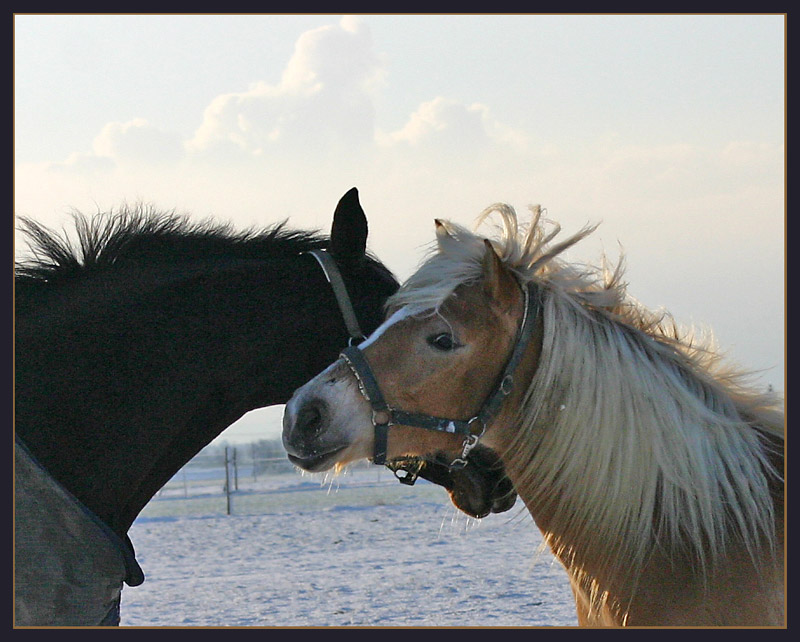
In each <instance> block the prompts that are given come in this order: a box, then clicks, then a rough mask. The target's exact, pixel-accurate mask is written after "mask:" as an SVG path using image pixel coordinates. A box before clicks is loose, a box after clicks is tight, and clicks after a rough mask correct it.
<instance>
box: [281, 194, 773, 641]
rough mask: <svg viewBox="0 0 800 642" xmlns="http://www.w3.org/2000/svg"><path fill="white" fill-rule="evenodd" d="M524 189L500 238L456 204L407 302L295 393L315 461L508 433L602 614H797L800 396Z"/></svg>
mask: <svg viewBox="0 0 800 642" xmlns="http://www.w3.org/2000/svg"><path fill="white" fill-rule="evenodd" d="M532 211H533V214H534V217H533V221H532V223H531V225H530V226H528V227H527V228H526V227H525V226H524V225H520V224H519V223H518V220H517V216H516V213H515V212H514V210H513V209H512V208H510V207H509V206H507V205H502V204H498V205H494V206H492V207H490V208H488V209H487V210H486V211H485V212H484V213H483V214H482V216H481V218H480V219H479V222H481V221H483V220H484V219H486V218H487V217H490V216H492V215H493V214H497V215H499V217H500V223H501V225H499V226H498V227H497V229H498V230H499V233H498V234H497V236H498V238H496V239H494V240H491V241H490V240H487V239H484V238H482V237H481V236H479V235H478V234H476V233H473V232H471V231H468V230H466V229H464V228H462V227H461V226H458V225H454V224H452V223H447V222H441V221H437V222H436V232H437V240H438V247H437V248H436V250H435V251H434V252H433V253H432V255H431V256H430V257H429V258H428V259H427V260H426V261H425V262H424V263H423V265H422V266H421V267H420V269H419V271H417V272H416V273H415V274H414V275H413V276H412V277H411V278H410V279H409V280H408V282H407V283H406V284H404V285H403V286H402V287H401V288H400V290H399V292H398V293H397V294H395V295H394V296H393V297H392V298H391V299H390V300H389V304H388V312H389V314H388V320H387V321H385V322H384V324H383V325H382V326H381V327H380V328H378V330H376V332H375V333H373V334H372V336H371V337H370V338H369V339H367V341H366V342H364V343H363V344H361V345H360V346H359V348H349V349H347V350H345V351H344V352H343V354H342V355H341V357H340V358H339V360H337V361H336V362H334V363H333V364H332V365H331V366H329V367H328V368H327V369H326V370H324V371H323V372H322V373H321V374H320V375H318V376H317V377H316V378H314V379H313V380H311V381H310V382H308V383H307V384H306V385H305V386H303V387H302V388H300V389H299V390H298V391H296V392H295V394H294V396H293V398H292V399H291V401H290V402H289V403H288V404H287V406H286V411H285V415H284V434H283V439H284V445H285V446H286V449H287V451H288V452H289V453H290V457H291V460H292V461H293V462H295V463H296V464H297V465H299V466H301V467H303V468H305V469H307V470H324V469H327V468H329V467H331V466H333V465H344V464H345V463H347V462H350V461H353V460H357V459H361V458H365V457H366V458H369V457H374V458H378V459H379V458H380V457H381V456H382V454H383V453H384V452H386V453H387V455H386V456H388V457H390V458H391V457H399V456H406V455H418V456H422V455H425V454H426V453H429V452H432V451H446V452H450V453H452V454H451V455H450V456H451V457H452V458H453V462H454V463H456V464H461V463H462V462H463V461H464V460H465V459H466V460H468V458H469V453H470V450H471V449H472V448H473V447H474V446H475V444H476V443H477V442H478V440H480V442H481V443H483V444H487V445H489V446H491V447H492V448H493V449H494V450H496V451H497V452H498V453H499V454H500V455H501V458H502V460H503V462H504V463H505V466H506V472H507V474H508V476H509V477H510V479H511V481H512V482H513V484H514V486H515V487H516V489H517V492H518V493H519V496H520V497H521V498H522V499H523V500H524V502H525V504H526V506H527V508H528V510H529V511H530V513H531V515H532V516H533V519H534V520H535V522H536V524H537V526H538V527H539V529H540V530H541V532H542V533H543V536H544V540H545V542H546V543H547V545H549V547H550V549H551V550H552V552H553V553H554V555H555V556H556V557H557V558H558V559H559V560H560V561H561V562H562V563H563V565H564V567H565V568H566V570H567V573H568V575H569V578H570V582H571V586H572V590H573V592H574V595H575V602H576V607H577V613H578V621H579V622H580V624H582V625H589V626H625V625H628V626H651V625H656V626H658V625H661V626H674V625H690V626H697V625H735V626H738V625H782V624H783V622H784V617H785V616H784V598H783V595H784V592H783V587H784V571H783V558H784V553H783V545H784V539H783V524H784V522H783V520H784V504H783V486H784V484H783V457H784V455H783V450H784V438H783V422H784V419H783V410H782V401H781V400H780V399H779V398H777V397H774V396H773V395H772V394H771V393H770V394H766V393H763V392H760V391H756V390H754V389H750V388H748V387H747V386H746V385H745V379H744V377H743V374H742V373H738V372H735V371H733V370H732V369H730V368H725V367H723V366H722V365H721V362H720V360H719V359H718V356H717V355H716V354H715V353H714V351H713V350H712V349H711V348H710V347H707V348H701V347H699V346H698V345H696V342H695V341H694V340H691V339H689V338H688V337H687V336H683V333H681V332H679V331H678V328H677V326H676V324H675V323H674V322H673V321H672V320H671V319H669V318H668V317H667V316H666V315H663V314H662V315H660V316H659V315H655V314H653V313H651V312H648V311H647V310H645V309H643V308H642V307H641V306H640V305H638V304H637V303H635V302H634V301H633V300H631V299H630V298H629V297H628V296H627V294H626V293H625V289H624V286H623V283H622V281H621V275H622V273H621V269H620V268H617V270H615V271H613V272H608V271H601V270H590V269H587V268H586V267H585V266H581V267H577V266H574V265H570V264H568V263H567V262H566V261H564V260H563V258H562V257H561V253H562V252H563V251H564V250H565V249H566V248H568V247H571V246H572V245H573V244H574V243H576V242H577V241H579V240H580V239H582V238H583V237H585V236H586V235H587V234H589V233H590V232H591V231H592V230H593V229H594V228H593V227H587V228H585V229H583V230H581V231H580V232H579V233H577V234H575V235H574V236H572V237H570V238H567V239H566V240H563V241H560V242H559V241H557V240H556V235H557V233H558V231H559V230H558V226H554V227H553V228H551V227H550V226H549V225H548V224H547V223H546V222H545V221H543V220H541V217H540V213H541V211H540V209H539V208H532Z"/></svg>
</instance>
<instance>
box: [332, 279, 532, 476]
mask: <svg viewBox="0 0 800 642" xmlns="http://www.w3.org/2000/svg"><path fill="white" fill-rule="evenodd" d="M522 290H523V293H524V296H525V306H524V310H523V316H522V323H521V324H520V328H519V330H518V332H517V340H516V343H515V345H514V349H513V351H512V353H511V356H510V357H509V359H508V362H507V363H506V366H505V368H504V369H503V372H502V374H501V375H500V378H499V381H498V384H497V386H496V388H495V390H494V392H493V393H492V394H491V395H490V396H489V397H488V398H487V399H486V400H485V401H484V403H483V405H482V406H481V409H480V410H479V411H478V413H477V414H476V415H475V416H474V417H473V418H472V419H468V420H463V419H450V418H444V417H437V416H434V415H426V414H421V413H413V412H406V411H404V410H398V409H396V408H392V407H390V406H389V404H388V403H387V402H386V399H385V398H384V396H383V393H382V392H381V389H380V386H379V385H378V380H377V379H376V377H375V374H374V373H373V371H372V368H371V367H370V365H369V363H368V362H367V360H366V358H365V357H364V353H363V352H362V351H361V350H360V349H359V348H358V347H356V346H352V345H351V346H350V347H348V348H346V349H345V350H343V351H342V353H341V356H342V358H344V360H345V362H346V363H347V365H348V366H349V367H350V370H352V372H353V374H354V375H355V377H356V379H357V381H358V385H359V390H360V391H361V394H362V395H363V396H364V398H365V399H366V400H367V401H368V402H369V404H370V406H371V407H372V424H373V426H374V429H375V448H374V453H373V459H372V461H373V463H375V464H385V463H386V451H387V444H388V439H389V427H390V426H411V427H414V428H425V429H427V430H436V431H439V432H449V433H453V434H458V435H464V437H465V439H464V444H463V448H462V452H461V456H460V457H458V458H457V459H455V460H454V461H453V462H452V463H451V464H450V466H451V468H463V467H464V466H465V465H466V463H467V455H468V454H469V452H470V450H472V449H473V448H474V447H475V445H476V444H477V443H478V440H479V439H480V438H481V437H482V436H483V433H484V432H485V431H486V428H487V426H488V425H489V424H490V423H491V421H492V420H493V419H494V417H495V416H496V415H497V413H498V412H499V411H500V406H501V405H502V403H503V400H504V399H505V398H506V397H507V396H508V395H509V394H511V391H512V390H513V388H514V374H515V372H516V369H517V367H518V366H519V363H520V361H521V360H522V357H523V355H524V354H525V352H526V350H527V348H528V344H529V343H530V340H531V337H532V336H533V327H534V324H535V321H536V317H537V316H538V313H539V308H540V302H539V298H538V290H535V286H534V285H533V284H527V285H526V286H524V287H523V288H522ZM401 481H403V480H402V479H401ZM405 483H409V484H413V480H412V481H406V482H405Z"/></svg>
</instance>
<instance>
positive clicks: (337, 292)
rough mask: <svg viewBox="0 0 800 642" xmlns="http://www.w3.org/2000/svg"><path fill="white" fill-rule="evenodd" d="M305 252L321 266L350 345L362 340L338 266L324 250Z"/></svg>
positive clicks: (362, 336) (361, 333) (359, 327)
mask: <svg viewBox="0 0 800 642" xmlns="http://www.w3.org/2000/svg"><path fill="white" fill-rule="evenodd" d="M305 254H310V255H311V256H313V257H314V258H315V259H317V263H319V266H320V267H321V268H322V272H323V273H324V274H325V278H326V279H327V280H328V283H330V285H331V289H332V290H333V294H334V296H335V297H336V302H337V303H338V304H339V310H340V311H341V313H342V318H343V319H344V324H345V326H347V332H348V333H349V334H350V341H349V343H350V345H352V344H353V342H354V341H362V340H363V339H364V338H365V336H364V333H363V332H362V331H361V326H359V325H358V318H357V317H356V312H355V310H354V309H353V303H352V302H351V301H350V295H349V294H348V293H347V287H346V286H345V284H344V279H343V278H342V274H341V272H340V271H339V266H338V265H336V261H334V259H333V257H332V256H331V255H330V254H328V252H326V251H325V250H309V251H308V252H305Z"/></svg>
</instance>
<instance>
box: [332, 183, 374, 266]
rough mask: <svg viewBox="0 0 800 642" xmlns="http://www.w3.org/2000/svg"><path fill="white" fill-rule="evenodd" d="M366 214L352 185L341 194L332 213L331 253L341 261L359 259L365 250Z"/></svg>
mask: <svg viewBox="0 0 800 642" xmlns="http://www.w3.org/2000/svg"><path fill="white" fill-rule="evenodd" d="M367 233H368V228H367V216H366V214H364V210H363V209H361V203H359V201H358V190H357V189H356V188H355V187H354V188H352V189H351V190H350V191H348V192H347V193H346V194H345V195H344V196H342V198H341V200H340V201H339V204H338V205H337V206H336V211H335V212H334V213H333V225H332V226H331V246H330V251H331V254H332V255H333V256H334V257H335V258H336V259H338V260H339V261H341V262H343V263H354V262H358V261H360V260H361V259H362V258H363V257H364V254H365V253H366V251H367Z"/></svg>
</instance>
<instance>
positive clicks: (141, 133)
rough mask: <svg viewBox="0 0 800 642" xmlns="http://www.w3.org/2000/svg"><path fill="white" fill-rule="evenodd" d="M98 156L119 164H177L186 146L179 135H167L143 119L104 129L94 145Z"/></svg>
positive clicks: (111, 125) (108, 126) (110, 124)
mask: <svg viewBox="0 0 800 642" xmlns="http://www.w3.org/2000/svg"><path fill="white" fill-rule="evenodd" d="M92 150H93V151H94V153H95V155H96V156H98V157H107V158H110V159H113V160H115V161H117V162H119V163H122V164H125V163H147V164H167V163H173V162H175V161H177V160H179V159H180V158H181V156H182V155H183V150H182V143H181V140H180V137H179V136H178V135H177V134H171V133H167V132H163V131H161V130H159V129H158V128H156V127H154V126H152V125H151V124H150V123H148V122H147V121H146V120H144V119H143V118H135V119H134V120H131V121H128V122H125V123H119V122H111V123H108V124H107V125H106V126H105V127H103V129H102V131H101V132H100V134H99V135H98V136H97V137H96V138H95V139H94V142H93V143H92Z"/></svg>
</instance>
